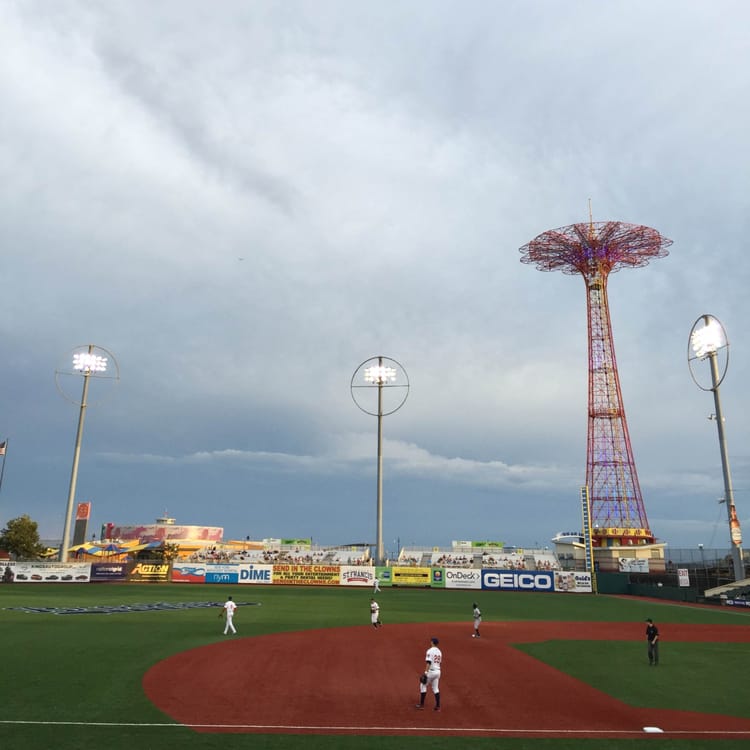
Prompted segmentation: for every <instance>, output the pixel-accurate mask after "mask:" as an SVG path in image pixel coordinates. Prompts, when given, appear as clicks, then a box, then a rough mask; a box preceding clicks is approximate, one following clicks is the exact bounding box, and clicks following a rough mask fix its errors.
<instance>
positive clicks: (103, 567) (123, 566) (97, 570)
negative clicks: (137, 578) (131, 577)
mask: <svg viewBox="0 0 750 750" xmlns="http://www.w3.org/2000/svg"><path fill="white" fill-rule="evenodd" d="M127 577H128V564H127V563H124V562H95V563H91V580H92V581H95V582H98V583H102V582H104V581H125V580H126V579H127Z"/></svg>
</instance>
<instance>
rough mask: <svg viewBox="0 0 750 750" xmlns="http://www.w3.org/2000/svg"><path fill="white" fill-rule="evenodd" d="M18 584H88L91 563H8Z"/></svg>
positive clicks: (7, 565)
mask: <svg viewBox="0 0 750 750" xmlns="http://www.w3.org/2000/svg"><path fill="white" fill-rule="evenodd" d="M6 567H9V568H10V569H11V572H12V574H13V579H14V580H15V581H16V582H17V583H87V582H88V581H89V580H90V578H91V563H62V562H38V561H34V562H8V563H7V564H6Z"/></svg>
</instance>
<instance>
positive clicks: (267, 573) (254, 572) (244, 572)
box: [239, 563, 273, 583]
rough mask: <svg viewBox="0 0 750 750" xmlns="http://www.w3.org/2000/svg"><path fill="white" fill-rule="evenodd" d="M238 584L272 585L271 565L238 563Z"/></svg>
mask: <svg viewBox="0 0 750 750" xmlns="http://www.w3.org/2000/svg"><path fill="white" fill-rule="evenodd" d="M239 567H240V580H239V582H240V583H273V565H262V564H261V565H257V564H256V563H240V566H239Z"/></svg>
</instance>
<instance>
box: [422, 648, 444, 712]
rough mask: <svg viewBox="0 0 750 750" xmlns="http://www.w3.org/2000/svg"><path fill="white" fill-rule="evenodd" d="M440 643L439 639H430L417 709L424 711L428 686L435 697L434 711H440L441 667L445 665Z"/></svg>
mask: <svg viewBox="0 0 750 750" xmlns="http://www.w3.org/2000/svg"><path fill="white" fill-rule="evenodd" d="M438 643H440V641H439V640H438V639H437V638H431V639H430V647H429V648H428V649H427V653H426V654H425V657H424V660H425V669H424V672H423V674H422V675H421V676H420V678H419V703H417V706H416V707H417V708H418V709H419V710H420V711H423V710H424V699H425V696H426V695H427V686H428V685H429V686H430V687H431V688H432V692H433V693H434V695H435V708H434V709H433V710H434V711H439V710H440V667H441V665H442V663H443V652H442V651H441V650H440V649H439V648H438Z"/></svg>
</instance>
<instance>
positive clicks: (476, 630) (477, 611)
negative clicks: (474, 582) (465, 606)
mask: <svg viewBox="0 0 750 750" xmlns="http://www.w3.org/2000/svg"><path fill="white" fill-rule="evenodd" d="M471 606H472V607H474V633H473V634H472V636H471V637H472V638H479V636H480V633H479V626H480V625H481V624H482V612H481V610H480V609H479V605H478V604H477V603H476V602H474V604H472V605H471ZM490 640H491V639H490Z"/></svg>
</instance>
